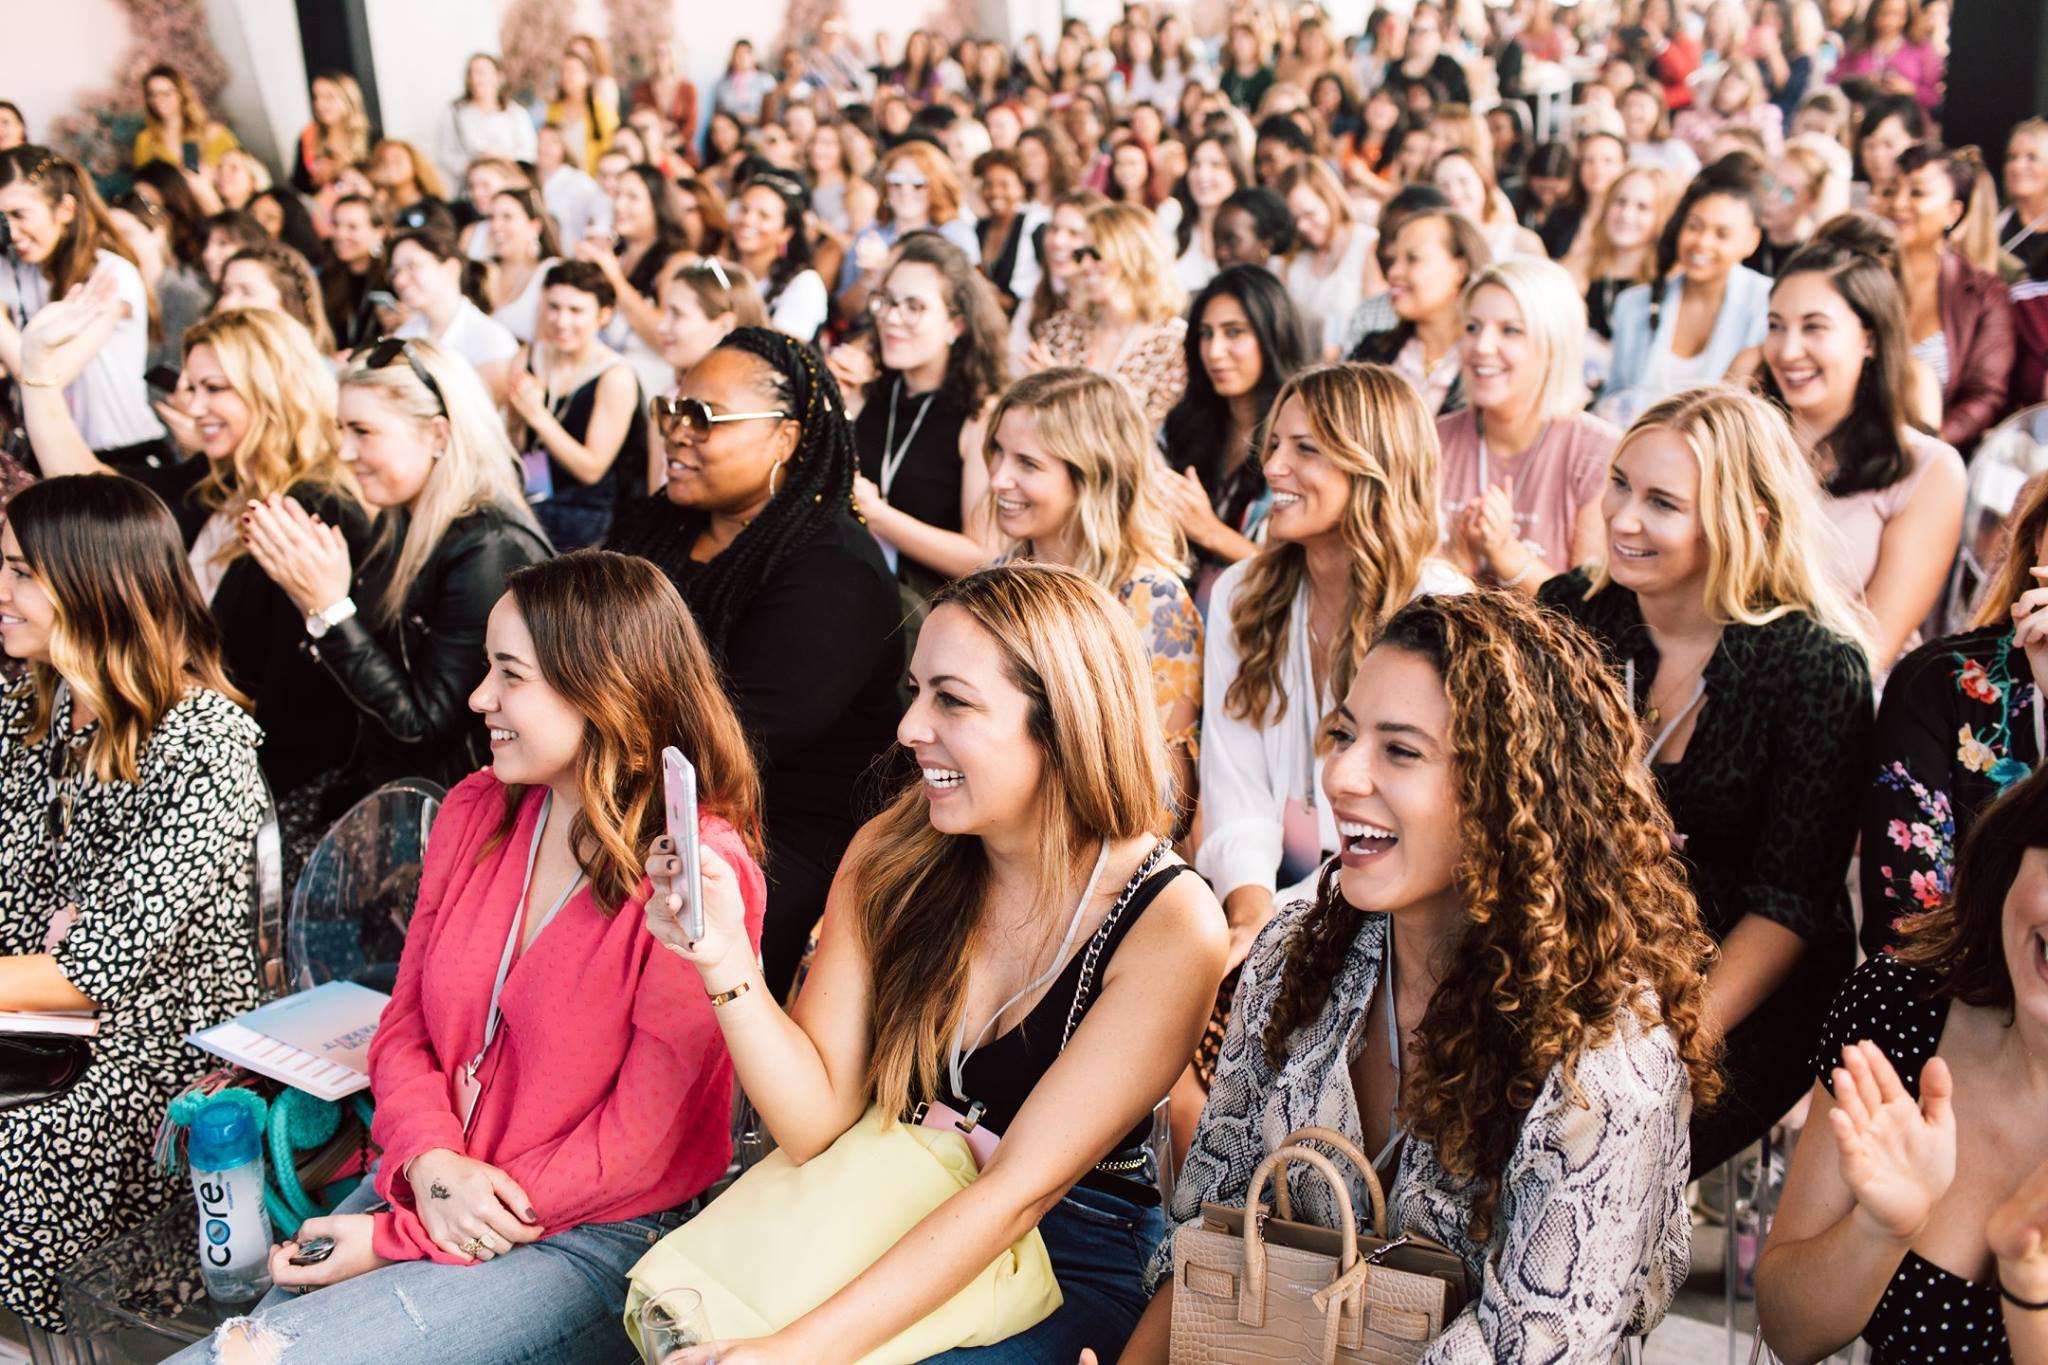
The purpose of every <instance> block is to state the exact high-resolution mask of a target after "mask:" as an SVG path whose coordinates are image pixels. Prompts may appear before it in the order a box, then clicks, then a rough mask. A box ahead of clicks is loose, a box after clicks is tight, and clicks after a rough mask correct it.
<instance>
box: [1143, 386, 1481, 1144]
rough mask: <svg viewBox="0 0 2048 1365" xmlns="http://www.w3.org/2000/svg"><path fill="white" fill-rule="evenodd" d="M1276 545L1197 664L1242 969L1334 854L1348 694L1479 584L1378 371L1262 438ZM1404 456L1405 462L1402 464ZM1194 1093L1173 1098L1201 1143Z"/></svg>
mask: <svg viewBox="0 0 2048 1365" xmlns="http://www.w3.org/2000/svg"><path fill="white" fill-rule="evenodd" d="M1265 433H1266V434H1265V454H1264V473H1265V481H1266V488H1267V490H1268V491H1269V493H1270V495H1271V497H1272V511H1271V513H1270V514H1269V515H1268V516H1267V519H1266V543H1265V545H1264V546H1263V547H1262V548H1261V549H1260V550H1259V552H1258V553H1257V554H1255V555H1253V556H1252V557H1251V558H1249V559H1245V560H1240V561H1239V562H1238V563H1236V564H1233V565H1231V566H1230V568H1228V569H1226V570H1224V571H1223V574H1222V576H1221V577H1219V578H1218V579H1217V580H1216V586H1215V588H1214V589H1213V590H1212V593H1211V595H1210V599H1209V618H1208V619H1209V622H1210V629H1209V637H1208V640H1207V641H1206V643H1205V650H1204V654H1205V656H1204V659H1203V665H1202V672H1203V686H1202V692H1203V697H1204V705H1203V709H1202V737H1203V738H1202V756H1201V785H1202V793H1203V800H1202V810H1203V815H1202V826H1203V830H1204V834H1203V838H1202V842H1201V845H1200V847H1199V848H1198V849H1197V850H1196V853H1195V869H1196V870H1197V871H1198V872H1200V873H1201V874H1202V875H1203V876H1205V877H1207V878H1208V879H1209V881H1210V884H1211V885H1213V886H1214V887H1215V888H1216V893H1217V895H1219V896H1220V897H1222V899H1223V906H1224V909H1225V910H1226V911H1227V912H1228V914H1229V916H1230V924H1231V956H1230V966H1231V968H1232V969H1233V971H1235V969H1236V968H1237V967H1238V966H1239V965H1240V964H1242V963H1243V962H1244V960H1245V955H1246V954H1247V953H1248V952H1250V951H1251V946H1252V940H1253V939H1254V938H1255V937H1256V936H1257V935H1258V933H1259V931H1260V930H1261V929H1263V928H1264V927H1265V925H1266V923H1267V921H1268V920H1270V919H1272V917H1273V911H1274V909H1275V907H1276V906H1278V905H1282V904H1285V903H1286V902H1287V901H1289V900H1291V899H1295V898H1298V897H1301V896H1307V895H1311V894H1313V892H1314V888H1315V882H1314V877H1315V874H1316V871H1317V869H1319V868H1320V867H1321V866H1322V865H1323V864H1324V863H1325V862H1326V861H1328V859H1329V856H1330V855H1331V854H1332V853H1334V852H1335V851H1336V850H1337V846H1338V840H1337V833H1338V831H1337V825H1336V822H1335V819H1334V817H1333V816H1332V814H1331V812H1330V807H1329V804H1328V803H1327V802H1325V801H1323V800H1321V799H1320V798H1319V797H1318V796H1317V794H1316V773H1317V768H1318V763H1319V760H1318V758H1317V752H1316V727H1317V726H1318V725H1319V724H1320V723H1321V722H1322V718H1323V717H1324V716H1325V715H1327V714H1328V713H1329V711H1330V709H1331V708H1332V707H1333V706H1335V705H1336V703H1337V700H1338V699H1339V698H1341V697H1342V696H1343V695H1344V689H1345V688H1346V687H1347V686H1348V685H1349V684H1350V680H1351V676H1352V674H1354V673H1355V672H1356V671H1357V669H1358V665H1359V664H1360V662H1361V661H1363V659H1364V657H1365V651H1366V645H1367V643H1368V642H1369V641H1370V639H1371V637H1372V634H1373V631H1374V629H1375V628H1376V627H1377V626H1378V624H1379V623H1380V622H1381V621H1384V620H1386V619H1387V617H1389V616H1390V615H1392V614H1393V613H1394V612H1395V611H1396V610H1397V609H1398V608H1400V607H1401V606H1402V604H1404V603H1406V602H1407V601H1408V600H1409V599H1410V598H1413V597H1416V596H1419V595H1422V594H1425V593H1455V592H1462V591H1464V590H1465V589H1467V588H1469V587H1470V586H1471V584H1470V583H1469V582H1468V581H1467V580H1466V579H1465V577H1464V576H1463V575H1462V574H1460V573H1458V572H1457V571H1456V570H1455V569H1453V568H1452V567H1451V566H1450V565H1449V564H1447V563H1445V562H1443V561H1442V560H1438V559H1434V558H1432V556H1433V555H1434V554H1435V552H1436V548H1437V542H1438V532H1437V497H1438V487H1439V482H1440V480H1439V476H1438V446H1437V436H1436V428H1435V426H1434V425H1433V424H1432V423H1431V422H1430V420H1429V414H1428V413H1427V412H1426V411H1425V410H1424V409H1423V406H1422V400H1421V399H1420V398H1418V397H1417V396H1416V393H1415V390H1414V388H1413V387H1412V386H1411V385H1410V384H1408V383H1407V381H1405V380H1404V379H1402V378H1401V376H1400V375H1398V374H1396V373H1395V372H1394V371H1392V370H1390V369H1388V368H1386V367H1385V366H1381V365H1325V366H1322V367H1319V368H1317V369H1312V370H1308V371H1306V372H1304V373H1302V374H1299V375H1296V376H1295V377H1294V378H1293V379H1290V380H1289V381H1288V382H1287V383H1286V385H1285V386H1284V387H1282V388H1281V390H1280V393H1279V395H1278V396H1277V397H1276V398H1275V399H1274V401H1273V408H1272V417H1271V419H1270V420H1269V422H1268V423H1267V426H1266V428H1265ZM1396 453H1398V454H1396ZM1231 985H1232V982H1231V980H1230V979H1229V978H1226V979H1225V982H1224V990H1223V993H1222V994H1221V995H1219V996H1218V998H1217V1011H1216V1015H1215V1017H1214V1018H1213V1019H1212V1020H1211V1022H1210V1028H1209V1032H1208V1034H1207V1035H1205V1036H1204V1038H1203V1040H1202V1049H1201V1052H1200V1054H1199V1055H1198V1056H1197V1058H1196V1060H1195V1067H1194V1074H1193V1077H1192V1080H1193V1081H1194V1082H1196V1083H1198V1086H1199V1088H1206V1087H1207V1085H1208V1084H1209V1080H1210V1077H1211V1075H1212V1074H1213V1072H1214V1068H1215V1065H1216V1051H1217V1048H1218V1047H1219V1046H1220V1045H1221V1042H1222V1038H1223V1025H1224V1022H1225V1019H1226V1011H1227V1009H1228V1007H1229V1003H1230V994H1229V992H1230V989H1231ZM1199 1088H1195V1087H1191V1086H1189V1085H1186V1084H1184V1085H1183V1086H1181V1087H1179V1088H1177V1089H1176V1091H1175V1099H1176V1103H1177V1106H1178V1107H1177V1109H1176V1113H1175V1118H1176V1125H1175V1127H1176V1131H1177V1132H1179V1133H1180V1134H1182V1135H1183V1136H1185V1135H1186V1134H1188V1133H1191V1132H1193V1131H1194V1128H1193V1120H1194V1117H1195V1112H1196V1110H1197V1109H1198V1108H1199V1107H1200V1103H1201V1095H1200V1093H1199Z"/></svg>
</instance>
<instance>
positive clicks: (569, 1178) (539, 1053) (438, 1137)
mask: <svg viewBox="0 0 2048 1365" xmlns="http://www.w3.org/2000/svg"><path fill="white" fill-rule="evenodd" d="M542 795H543V792H542V790H541V789H539V788H530V789H528V790H527V791H526V792H525V793H524V797H523V799H522V800H521V801H520V804H519V813H518V818H517V821H516V824H515V826H514V828H513V830H512V833H511V835H510V837H508V838H506V839H503V840H501V841H500V842H499V843H498V845H497V846H496V847H494V848H492V849H491V850H490V851H489V852H486V853H480V850H482V849H483V847H484V845H485V843H486V842H487V841H488V840H489V839H490V837H491V835H492V834H493V833H494V832H495V831H496V830H497V829H498V826H499V822H500V820H501V818H502V816H503V814H504V810H505V788H504V786H503V785H502V784H500V783H499V781H498V780H497V778H495V777H494V776H492V775H491V774H490V773H489V772H488V771H486V772H480V773H476V774H473V775H472V776H470V777H468V778H466V779H465V780H464V781H463V782H462V783H461V784H460V785H459V786H457V787H456V788H455V790H454V791H452V792H450V793H449V794H448V800H447V801H446V803H445V804H443V805H442V807H441V813H440V816H439V818H438V819H437V820H436V821H435V822H434V837H433V842H432V844H431V846H430V848H429V851H428V854H427V862H426V869H425V873H424V875H423V876H422V878H421V882H420V896H419V904H418V907H417V908H416V909H415V910H414V911H413V917H412V923H411V925H410V927H409V928H408V929H407V931H406V938H405V953H404V956H403V957H402V958H401V959H400V961H399V968H398V985H397V988H396V989H395V990H394V991H393V993H392V997H391V1003H390V1004H389V1005H387V1006H386V1007H385V1009H384V1015H383V1018H382V1020H381V1022H380V1023H379V1026H378V1029H377V1039H376V1041H375V1042H374V1043H373V1044H371V1047H370V1087H371V1091H372V1093H373V1094H374V1095H375V1097H376V1101H377V1114H376V1119H375V1121H374V1123H373V1125H372V1129H371V1137H372V1138H373V1139H374V1140H375V1141H376V1143H377V1145H378V1146H379V1147H381V1148H382V1149H383V1152H384V1158H383V1162H382V1164H381V1165H380V1166H379V1167H378V1170H377V1192H378V1193H379V1194H381V1195H383V1196H384V1197H385V1198H386V1199H388V1200H389V1201H390V1203H391V1211H390V1212H388V1213H380V1214H377V1215H376V1229H375V1245H376V1249H377V1254H378V1255H380V1256H382V1257H384V1258H385V1259H387V1260H394V1261H402V1260H419V1259H421V1258H428V1259H432V1260H436V1261H451V1260H453V1259H454V1258H451V1257H449V1256H448V1255H447V1254H446V1253H445V1252H443V1251H442V1250H441V1249H440V1248H439V1247H437V1246H436V1245H435V1244H434V1243H433V1241H432V1240H431V1239H430V1238H429V1237H428V1236H427V1232H426V1229H425V1227H424V1226H423V1225H422V1224H421V1223H420V1220H419V1217H418V1214H417V1211H416V1210H415V1208H414V1205H413V1195H412V1187H411V1186H410V1185H409V1184H408V1183H407V1182H406V1181H405V1179H404V1177H403V1176H402V1175H401V1174H400V1171H401V1170H402V1168H403V1167H404V1166H405V1164H406V1163H407V1162H408V1161H410V1160H411V1159H412V1158H413V1157H415V1156H418V1155H419V1154H420V1153H421V1152H424V1151H427V1150H428V1149H430V1148H434V1147H446V1148H449V1149H450V1150H452V1151H456V1152H461V1153H463V1154H464V1155H466V1156H470V1157H474V1158H475V1159H477V1160H479V1161H486V1162H489V1163H490V1164H491V1165H493V1166H497V1167H498V1168H500V1169H501V1170H503V1171H504V1172H505V1173H506V1174H507V1175H509V1176H511V1177H512V1178H513V1179H514V1180H516V1181H518V1182H519V1185H520V1187H521V1188H522V1189H524V1190H525V1191H526V1193H527V1194H528V1195H529V1196H530V1197H531V1198H532V1200H533V1208H534V1211H535V1212H536V1213H537V1214H538V1215H539V1221H540V1223H541V1224H542V1225H543V1226H545V1227H546V1228H547V1230H548V1232H549V1233H556V1232H561V1231H563V1230H565V1229H567V1228H571V1227H575V1226H576V1225H577V1224H579V1223H607V1222H615V1221H618V1220H620V1219H625V1218H636V1217H639V1216H641V1215H643V1214H648V1213H656V1212H659V1211H661V1210H664V1209H669V1208H673V1207H674V1206H676V1205H677V1204H681V1203H683V1202H684V1201H686V1200H688V1199H689V1198H690V1197H691V1196H693V1195H695V1194H697V1193H698V1192H700V1191H701V1190H703V1189H704V1188H705V1187H706V1186H708V1185H709V1184H710V1183H711V1182H712V1181H713V1180H716V1179H717V1178H718V1177H719V1176H720V1175H721V1174H722V1173H723V1172H724V1170H725V1167H726V1164H727V1162H728V1161H729V1160H730V1159H731V1155H732V1138H731V1114H732V1061H731V1058H730V1057H728V1056H727V1054H726V1050H725V1042H724V1040H723V1039H722V1038H721V1037H720V1036H719V1032H718V1025H717V1023H716V1021H715V1020H714V1019H713V1017H712V1013H711V1004H710V1002H709V1000H708V999H707V998H706V996H705V994H704V988H703V986H702V985H701V984H700V983H699V982H698V980H697V976H696V973H695V972H694V971H693V970H691V968H690V966H689V964H688V963H686V962H684V961H683V960H682V959H681V958H679V957H677V956H676V955H675V954H674V953H671V952H669V951H668V950H667V949H665V948H663V947H662V946H661V945H660V944H659V943H657V942H655V940H654V938H653V936H652V935H650V934H649V933H648V932H647V927H646V924H645V922H644V919H643V911H642V903H643V901H644V898H645V897H646V895H647V883H646V882H645V881H643V882H642V883H641V884H640V889H639V891H638V892H637V893H636V895H635V897H634V899H632V900H630V901H628V902H627V903H626V904H625V905H624V906H623V907H622V908H621V909H620V910H619V911H618V912H617V913H616V914H612V915H605V914H602V913H601V912H600V911H599V910H598V908H597V906H596V904H595V903H594V901H593V900H592V897H591V894H590V888H589V886H588V885H587V884H586V885H585V887H584V888H583V889H582V890H581V891H579V892H577V893H576V895H575V896H574V897H572V898H571V899H570V901H569V903H568V904H567V905H565V906H564V907H563V908H562V910H561V913H560V914H558V915H556V916H555V919H554V921H553V922H552V923H550V924H549V925H548V926H547V928H545V929H544V930H542V932H541V934H540V936H539V937H538V938H536V939H535V940H534V941H533V943H532V945H531V947H530V948H529V949H528V950H527V951H526V952H524V953H523V954H521V955H520V956H519V958H518V959H517V960H515V961H514V962H513V964H512V970H511V972H510V973H509V974H508V975H507V976H506V978H505V987H504V990H503V992H502V993H501V994H500V996H499V1008H500V1010H501V1011H502V1014H503V1022H502V1023H501V1024H500V1025H499V1029H498V1037H497V1041H496V1042H495V1043H493V1045H492V1047H491V1053H490V1056H489V1057H487V1058H486V1059H485V1061H484V1065H483V1069H482V1072H481V1079H482V1081H483V1083H484V1090H483V1098H482V1099H481V1100H480V1101H479V1102H478V1104H477V1112H476V1118H475V1122H474V1123H473V1124H472V1126H471V1128H470V1132H469V1135H468V1137H467V1138H466V1139H465V1137H464V1136H463V1132H462V1124H461V1121H460V1120H459V1119H458V1118H457V1117H456V1114H455V1110H454V1105H453V1099H452V1096H451V1094H450V1091H449V1077H450V1076H451V1075H452V1074H453V1073H454V1072H455V1071H457V1070H458V1069H459V1068H460V1067H462V1066H463V1065H465V1064H466V1063H467V1062H468V1061H469V1059H470V1058H471V1057H474V1056H475V1055H476V1051H477V1049H478V1048H479V1047H480V1046H481V1045H482V1043H483V1032H484V1016H485V1014H486V1012H487V1010H488V1008H489V1003H490V995H491V982H492V980H493V979H494V978H495V977H496V975H497V970H498V960H499V956H500V955H501V954H502V953H503V952H504V948H505V937H506V934H507V933H508V932H509V931H510V929H511V925H512V917H513V916H514V915H515V914H517V913H518V900H519V891H520V884H521V882H522V880H523V879H524V876H525V872H526V854H527V849H528V847H529V846H530V844H531V842H532V839H533V831H534V825H535V823H536V821H537V820H538V818H539V813H540V804H541V797H542ZM699 829H700V831H701V837H702V839H703V842H704V844H705V845H706V846H707V847H709V848H711V849H713V850H715V851H716V852H717V853H718V855H719V857H721V858H723V859H725V861H726V862H727V863H729V864H731V865H732V867H733V869H734V870H735V872H736V873H737V874H738V877H739V883H740V893H741V898H742V899H743V900H744V902H745V904H746V908H747V930H748V933H749V935H750V936H751V937H752V938H753V939H754V941H755V944H756V946H757V947H758V945H759V942H760V937H761V911H762V906H763V904H764V903H765V901H766V899H767V885H766V882H765V880H764V878H763V877H762V875H761V869H760V868H759V866H757V865H756V864H755V862H754V860H753V858H752V857H751V856H749V855H748V853H747V851H746V846H745V845H744V844H743V843H742V842H741V840H740V837H739V835H738V834H737V833H735V832H734V830H733V829H732V827H731V826H730V825H728V824H727V823H726V822H725V821H723V820H721V819H719V818H718V817H716V816H713V815H710V814H706V815H705V816H704V817H703V819H702V821H701V823H700V825H699Z"/></svg>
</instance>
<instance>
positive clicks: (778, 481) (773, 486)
mask: <svg viewBox="0 0 2048 1365" xmlns="http://www.w3.org/2000/svg"><path fill="white" fill-rule="evenodd" d="M788 463H789V461H787V460H777V461H776V462H775V468H773V469H771V470H769V471H768V501H770V502H773V501H775V495H776V494H777V493H780V492H781V491H782V466H784V465H785V464H788Z"/></svg>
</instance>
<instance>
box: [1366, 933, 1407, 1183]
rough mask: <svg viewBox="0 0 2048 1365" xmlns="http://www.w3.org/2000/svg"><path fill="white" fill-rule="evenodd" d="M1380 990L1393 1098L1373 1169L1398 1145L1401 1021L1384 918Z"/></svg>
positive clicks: (1390, 942)
mask: <svg viewBox="0 0 2048 1365" xmlns="http://www.w3.org/2000/svg"><path fill="white" fill-rule="evenodd" d="M1380 989H1381V990H1383V991H1385V992H1386V996H1387V1065H1389V1066H1390V1067H1392V1068H1393V1069H1394V1098H1393V1099H1392V1100H1391V1101H1390V1102H1389V1103H1388V1105H1387V1145H1386V1146H1384V1147H1382V1148H1380V1154H1379V1155H1378V1156H1376V1157H1374V1158H1373V1159H1372V1164H1373V1169H1374V1170H1378V1169H1379V1168H1380V1167H1382V1166H1385V1165H1386V1164H1387V1158H1388V1157H1389V1156H1392V1155H1393V1153H1394V1149H1395V1148H1397V1147H1399V1146H1400V1145H1401V1138H1402V1137H1403V1136H1404V1135H1403V1133H1402V1132H1401V1124H1400V1113H1401V1020H1400V1013H1401V1012H1400V1010H1398V1009H1397V1008H1395V1005H1394V922H1393V921H1392V920H1391V919H1390V920H1388V921H1387V951H1386V952H1385V953H1384V954H1383V955H1382V956H1381V958H1380Z"/></svg>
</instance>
